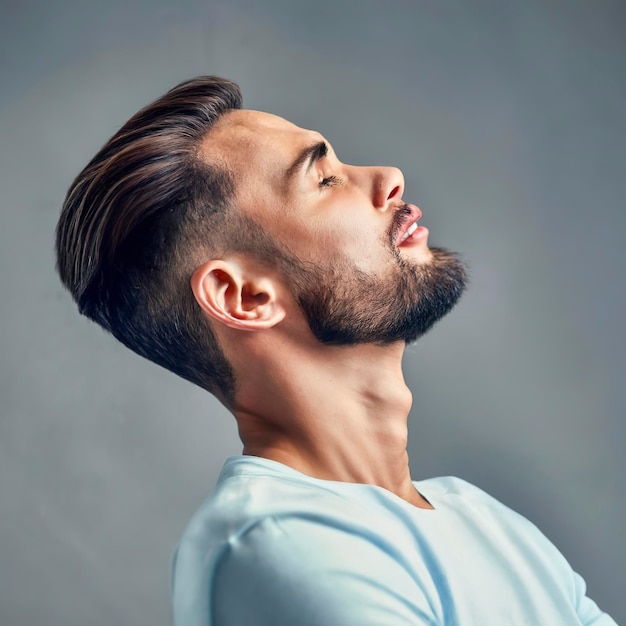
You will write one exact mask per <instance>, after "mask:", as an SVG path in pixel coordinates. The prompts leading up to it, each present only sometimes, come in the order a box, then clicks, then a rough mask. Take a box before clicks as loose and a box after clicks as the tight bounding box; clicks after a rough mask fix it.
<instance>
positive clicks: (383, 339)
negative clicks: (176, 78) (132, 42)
mask: <svg viewBox="0 0 626 626" xmlns="http://www.w3.org/2000/svg"><path fill="white" fill-rule="evenodd" d="M403 191H404V180H403V176H402V173H401V172H400V171H399V170H398V169H396V168H391V167H357V166H352V165H348V164H345V163H342V162H341V161H340V160H339V159H338V157H337V156H336V155H335V153H334V151H333V149H332V145H331V144H330V143H329V142H328V141H327V139H326V138H324V137H322V136H321V135H320V134H319V133H317V132H314V131H310V130H304V129H302V128H299V127H297V126H295V125H294V124H291V123H290V122H288V121H286V120H284V119H282V118H280V117H277V116H274V115H271V114H269V113H262V112H259V111H251V110H245V109H242V108H241V96H240V92H239V89H238V87H237V85H235V84H234V83H232V82H230V81H227V80H224V79H221V78H217V77H201V78H197V79H194V80H191V81H187V82H185V83H182V84H180V85H179V86H177V87H175V88H174V89H172V90H171V91H170V92H168V93H167V94H165V95H164V96H163V97H161V98H159V99H158V100H156V101H155V102H154V103H152V104H151V105H149V106H147V107H146V108H144V109H143V110H142V111H140V112H139V113H137V114H136V115H135V116H134V117H133V118H131V120H129V122H127V123H126V124H125V125H124V126H123V127H122V129H121V130H120V131H119V132H118V133H117V134H116V135H115V136H114V137H113V138H112V139H111V140H110V141H109V142H108V143H107V144H106V145H105V146H104V147H103V148H102V149H101V151H100V152H99V153H98V154H97V155H96V156H95V157H94V158H93V159H92V161H91V162H90V163H89V164H88V165H87V167H86V168H85V169H84V170H83V172H81V174H80V175H79V176H78V177H77V179H76V180H75V181H74V183H73V185H72V186H71V188H70V190H69V192H68V195H67V198H66V201H65V204H64V207H63V212H62V215H61V218H60V221H59V224H58V227H57V259H58V269H59V273H60V276H61V279H62V281H63V283H64V284H65V286H66V287H67V288H68V289H69V291H70V292H71V294H72V296H73V297H74V299H75V300H76V302H77V304H78V306H79V309H80V311H81V312H82V313H83V314H85V315H86V316H88V317H89V318H91V319H93V320H94V321H96V322H98V323H99V324H100V325H101V326H103V327H104V328H105V329H107V330H108V331H110V332H111V333H112V334H113V335H114V336H115V337H117V338H118V339H119V340H120V341H122V342H123V343H124V344H125V345H127V346H128V347H130V348H131V349H132V350H134V351H135V352H137V353H139V354H141V355H143V356H145V357H147V358H148V359H150V360H152V361H154V362H156V363H159V364H160V365H162V366H164V367H166V368H168V369H170V370H171V371H173V372H175V373H176V374H178V375H180V376H182V377H184V378H186V379H188V380H190V381H191V382H193V383H195V384H197V385H199V386H201V387H202V388H204V389H206V390H208V391H210V392H211V393H213V394H215V395H216V396H217V397H218V398H219V399H220V401H221V402H222V403H223V404H224V405H225V406H226V407H228V408H229V409H230V411H231V412H232V413H233V414H234V416H235V418H236V419H237V425H238V428H239V433H240V436H241V439H242V442H243V454H242V455H241V456H237V457H231V458H230V459H228V460H227V461H226V462H225V464H224V468H223V470H222V473H221V475H220V478H219V480H218V484H217V486H216V487H215V489H214V490H213V492H212V493H211V495H210V496H209V498H208V499H207V500H206V501H205V502H204V503H203V505H202V506H201V508H200V509H199V510H198V511H197V513H196V514H195V515H194V517H193V519H192V520H191V522H190V523H189V525H188V527H187V529H186V531H185V533H184V535H183V537H182V539H181V541H180V544H179V547H178V550H177V553H176V557H175V561H174V567H173V580H172V595H173V606H174V620H175V623H176V624H177V625H179V626H183V625H184V626H196V625H197V626H201V625H202V626H208V625H213V626H231V625H232V626H244V625H247V624H259V625H261V626H265V625H268V626H269V625H274V626H275V625H282V624H290V625H291V624H294V625H302V626H311V625H313V624H320V625H341V626H352V625H354V626H356V625H359V626H366V625H386V626H400V625H403V626H408V625H435V624H437V625H439V624H441V625H443V624H446V625H456V624H459V625H470V624H471V625H474V624H480V625H494V626H495V625H498V626H502V625H503V624H533V625H538V624H550V626H558V625H563V626H565V625H571V624H595V625H597V626H601V625H610V624H614V621H613V620H612V619H611V618H610V617H609V616H608V615H606V614H605V613H602V612H601V611H600V610H599V609H598V608H597V606H596V605H595V604H594V603H593V601H592V600H590V599H589V598H588V597H587V596H586V595H585V585H584V582H583V580H582V578H580V576H578V575H577V574H576V573H575V572H573V571H572V569H571V568H570V566H569V565H568V563H567V561H566V560H565V558H564V557H563V556H562V555H561V554H560V553H559V552H558V550H557V549H556V548H555V547H554V546H553V545H552V544H551V543H550V542H549V541H548V540H547V539H546V538H545V537H544V536H543V535H542V534H541V533H540V532H539V531H538V530H537V528H536V527H534V526H533V525H532V524H531V523H530V522H528V521H527V520H526V519H524V518H523V517H521V516H519V515H517V514H516V513H514V512H512V511H511V510H509V509H508V508H506V507H505V506H504V505H502V504H500V503H499V502H497V501H496V500H495V499H493V498H491V497H490V496H488V495H487V494H485V493H484V492H482V491H481V490H480V489H478V488H477V487H474V486H472V485H470V484H468V483H466V482H464V481H462V480H460V479H456V478H437V479H429V480H424V481H419V482H414V481H412V479H411V476H410V472H409V463H408V457H407V453H406V443H407V416H408V413H409V410H410V407H411V401H412V398H411V393H410V391H409V389H408V388H407V387H406V385H405V383H404V380H403V375H402V367H401V365H402V363H401V360H402V354H403V351H404V347H405V345H406V344H407V342H411V341H414V340H416V339H417V338H419V337H420V336H421V335H423V334H424V333H425V332H426V331H428V330H429V329H430V328H431V327H432V326H433V324H435V323H436V322H437V321H438V320H440V319H441V318H442V317H443V316H444V315H445V314H446V313H448V312H449V311H450V310H451V309H452V308H453V307H454V305H455V304H456V302H457V301H458V299H459V297H460V296H461V294H462V292H463V289H464V287H465V282H466V272H465V269H464V267H463V264H462V263H461V262H460V261H459V260H458V258H457V257H456V256H455V255H454V254H452V253H450V252H448V251H446V250H444V249H440V248H430V247H429V246H428V230H427V229H426V228H425V227H424V226H422V225H420V223H419V220H420V217H421V211H420V210H419V209H418V208H417V207H416V206H415V205H412V204H409V203H407V202H406V200H405V199H404V197H403Z"/></svg>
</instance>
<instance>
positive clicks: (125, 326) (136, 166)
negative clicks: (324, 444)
mask: <svg viewBox="0 0 626 626" xmlns="http://www.w3.org/2000/svg"><path fill="white" fill-rule="evenodd" d="M239 108H241V93H240V91H239V87H238V86H237V85H236V84H235V83H233V82H230V81H228V80H224V79H222V78H217V77H214V76H207V77H200V78H196V79H193V80H190V81H186V82H184V83H181V84H180V85H178V86H177V87H175V88H174V89H172V90H170V91H169V92H168V93H166V94H165V95H164V96H162V97H161V98H159V99H158V100H156V101H155V102H153V103H152V104H150V105H149V106H147V107H145V108H144V109H142V110H141V111H139V112H138V113H137V114H136V115H134V116H133V117H132V118H131V119H130V120H129V121H128V122H127V123H126V124H125V125H124V126H123V127H122V128H121V129H120V130H119V132H117V133H116V134H115V135H114V136H113V137H112V138H111V139H110V140H109V141H108V142H107V143H106V144H105V146H104V147H103V148H102V149H101V150H100V151H99V152H98V154H97V155H96V156H95V157H94V158H93V159H92V160H91V162H90V163H89V164H88V165H87V167H85V169H84V170H83V171H82V172H81V173H80V174H79V175H78V177H77V178H76V180H75V181H74V183H73V184H72V186H71V187H70V189H69V191H68V193H67V197H66V199H65V202H64V205H63V210H62V213H61V217H60V219H59V223H58V226H57V231H56V253H57V269H58V272H59V275H60V277H61V280H62V281H63V284H64V285H65V286H66V287H67V289H68V290H69V291H70V292H71V294H72V296H73V298H74V300H75V301H76V303H77V304H78V308H79V310H80V312H81V313H82V314H84V315H86V316H87V317H88V318H90V319H92V320H94V321H95V322H97V323H98V324H100V325H101V326H102V327H103V328H105V329H106V330H108V331H109V332H111V333H112V334H113V335H114V336H115V337H116V338H117V339H119V340H120V341H121V342H122V343H123V344H125V345H126V346H128V347H129V348H130V349H131V350H133V351H135V352H137V353H138V354H140V355H142V356H144V357H146V358H148V359H150V360H151V361H154V362H155V363H158V364H159V365H162V366H163V367H165V368H167V369H169V370H171V371H173V372H175V373H176V374H178V375H179V376H182V377H183V378H186V379H187V380H189V381H191V382H193V383H195V384H197V385H200V386H201V387H203V388H205V389H207V390H209V391H211V392H212V393H214V394H215V395H217V396H218V397H219V398H220V399H221V400H222V401H223V402H225V403H226V404H230V403H231V402H232V400H233V397H234V384H235V381H234V375H233V372H232V369H231V367H230V365H229V363H228V361H227V360H226V358H225V356H224V354H223V352H222V350H221V348H220V346H219V344H218V342H217V340H216V338H215V335H214V333H213V331H212V329H211V326H210V323H209V321H208V319H207V317H206V315H205V314H204V313H203V312H202V310H201V308H200V306H199V305H198V304H197V302H196V301H195V298H194V296H193V293H192V290H191V286H190V278H191V274H192V273H193V271H194V269H195V268H196V267H197V266H198V265H200V264H201V263H202V262H203V261H206V260H208V258H211V257H210V256H209V257H207V254H208V255H210V254H219V253H220V251H223V250H224V246H227V245H228V244H227V243H226V239H228V233H229V232H230V234H231V236H232V234H233V230H235V231H236V226H235V225H234V223H233V217H232V214H233V213H234V211H233V210H232V207H231V202H232V199H233V196H234V181H233V177H232V174H231V173H229V172H228V171H227V170H226V169H225V167H224V166H219V165H210V164H208V163H207V162H206V161H204V160H202V158H201V157H200V156H199V149H200V144H201V142H202V140H203V139H204V138H205V136H206V134H207V133H208V131H209V130H210V129H211V127H212V126H213V125H214V124H215V123H216V121H217V120H218V119H219V118H220V117H221V116H222V115H223V114H225V113H227V112H228V111H229V110H231V109H239ZM234 236H235V237H236V234H235V235H234Z"/></svg>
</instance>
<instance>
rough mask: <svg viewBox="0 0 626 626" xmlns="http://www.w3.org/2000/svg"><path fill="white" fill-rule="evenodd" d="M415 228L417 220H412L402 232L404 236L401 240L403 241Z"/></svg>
mask: <svg viewBox="0 0 626 626" xmlns="http://www.w3.org/2000/svg"><path fill="white" fill-rule="evenodd" d="M416 230H417V222H413V223H412V224H411V225H410V226H409V227H408V228H407V229H406V232H405V233H404V236H403V237H402V241H404V240H405V239H408V238H409V237H410V236H411V235H412V234H413V233H414V232H415V231H416Z"/></svg>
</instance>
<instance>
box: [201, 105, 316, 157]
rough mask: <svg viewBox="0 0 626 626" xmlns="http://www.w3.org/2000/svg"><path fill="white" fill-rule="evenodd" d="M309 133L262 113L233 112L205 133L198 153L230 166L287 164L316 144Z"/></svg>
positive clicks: (275, 116)
mask: <svg viewBox="0 0 626 626" xmlns="http://www.w3.org/2000/svg"><path fill="white" fill-rule="evenodd" d="M320 139H321V136H320V134H319V133H316V132H314V131H311V130H306V129H304V128H300V127H299V126H296V125H295V124H293V123H292V122H289V121H288V120H286V119H284V118H283V117H280V116H278V115H273V114H272V113H265V112H264V111H254V110H251V109H234V110H232V111H228V112H227V113H225V114H224V115H223V116H222V117H221V118H220V119H219V120H218V122H217V123H216V124H215V126H214V127H213V128H212V129H211V130H210V131H209V132H208V133H207V136H206V137H205V138H204V140H203V142H202V147H201V149H200V154H201V155H202V156H204V157H205V158H206V159H207V160H209V161H215V160H218V161H221V162H225V163H226V164H227V165H228V166H230V167H235V168H237V166H239V165H245V164H252V163H254V162H255V161H257V159H261V160H263V161H264V162H267V161H268V160H269V161H273V162H275V163H281V162H284V163H289V162H290V159H291V157H292V156H293V155H295V154H297V153H298V152H299V151H300V150H301V149H302V147H303V146H306V145H308V144H310V143H311V142H314V141H320Z"/></svg>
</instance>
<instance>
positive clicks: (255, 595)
mask: <svg viewBox="0 0 626 626" xmlns="http://www.w3.org/2000/svg"><path fill="white" fill-rule="evenodd" d="M212 607H213V611H212V613H213V623H214V625H215V626H246V625H247V624H254V625H255V626H257V625H258V626H281V625H282V624H298V625H299V626H333V625H338V626H357V625H358V626H369V625H371V626H374V625H380V624H385V625H386V626H433V625H434V624H437V623H438V620H437V619H436V618H435V611H436V608H435V607H432V606H430V603H429V601H428V599H427V595H426V593H425V592H424V590H423V589H422V588H421V585H420V583H419V581H416V580H415V579H414V578H413V577H412V576H411V575H410V574H409V573H408V572H407V571H406V569H405V568H403V567H402V566H401V564H400V563H398V562H397V560H396V559H394V558H393V557H392V556H390V555H389V554H387V553H386V552H385V550H384V549H382V548H381V547H380V546H379V545H376V543H375V542H373V541H370V540H369V539H368V538H366V537H362V536H357V535H354V534H351V533H347V532H345V531H343V530H340V529H337V528H332V527H329V526H325V525H320V524H318V523H317V522H315V521H314V520H307V519H299V518H298V519H294V518H286V519H276V518H268V519H266V520H264V521H263V522H261V523H259V524H257V525H255V526H254V527H252V528H251V529H250V530H248V531H247V532H246V533H244V534H242V535H241V536H239V537H237V538H236V539H234V540H231V542H230V544H229V547H228V549H227V550H226V552H225V554H224V556H223V558H222V559H221V562H220V565H219V567H218V569H217V571H216V573H215V579H214V586H213V589H212Z"/></svg>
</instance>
